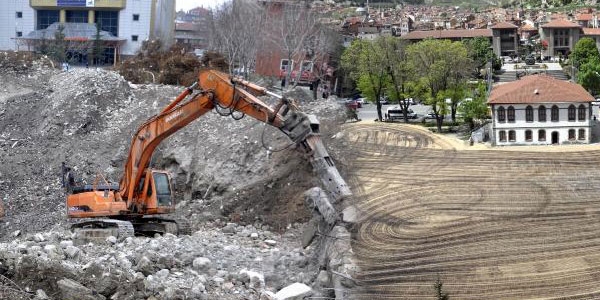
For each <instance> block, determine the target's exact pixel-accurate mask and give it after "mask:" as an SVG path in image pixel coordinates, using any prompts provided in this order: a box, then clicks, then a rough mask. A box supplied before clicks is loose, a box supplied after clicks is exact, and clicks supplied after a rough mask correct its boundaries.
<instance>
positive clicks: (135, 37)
mask: <svg viewBox="0 0 600 300" xmlns="http://www.w3.org/2000/svg"><path fill="white" fill-rule="evenodd" d="M139 39H140V36H139V35H137V34H132V35H131V41H132V42H137V41H139Z"/></svg>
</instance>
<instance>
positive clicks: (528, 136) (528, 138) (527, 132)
mask: <svg viewBox="0 0 600 300" xmlns="http://www.w3.org/2000/svg"><path fill="white" fill-rule="evenodd" d="M525 141H526V142H531V141H533V133H532V132H531V130H525Z"/></svg>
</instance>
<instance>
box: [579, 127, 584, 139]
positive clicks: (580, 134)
mask: <svg viewBox="0 0 600 300" xmlns="http://www.w3.org/2000/svg"><path fill="white" fill-rule="evenodd" d="M578 138H579V140H585V129H579V137H578Z"/></svg>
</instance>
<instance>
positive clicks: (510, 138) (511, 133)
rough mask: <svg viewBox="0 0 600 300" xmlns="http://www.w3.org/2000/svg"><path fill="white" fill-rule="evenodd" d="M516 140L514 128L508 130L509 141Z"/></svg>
mask: <svg viewBox="0 0 600 300" xmlns="http://www.w3.org/2000/svg"><path fill="white" fill-rule="evenodd" d="M516 140H517V135H516V134H515V131H514V130H509V131H508V141H509V142H514V141H516Z"/></svg>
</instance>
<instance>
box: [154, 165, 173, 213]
mask: <svg viewBox="0 0 600 300" xmlns="http://www.w3.org/2000/svg"><path fill="white" fill-rule="evenodd" d="M152 175H153V176H154V187H155V188H156V198H157V200H158V206H171V185H170V184H169V177H168V176H167V174H165V173H154V174H152Z"/></svg>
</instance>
